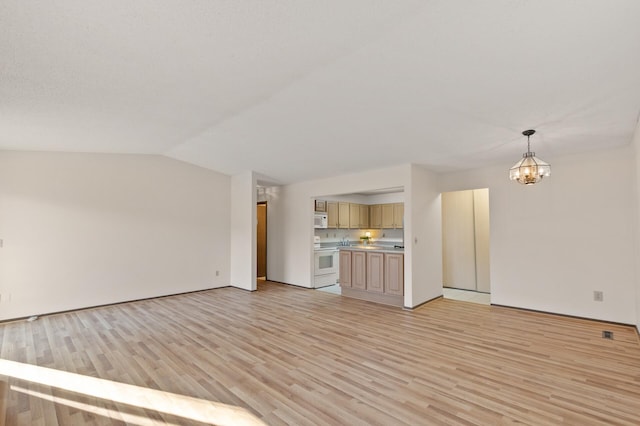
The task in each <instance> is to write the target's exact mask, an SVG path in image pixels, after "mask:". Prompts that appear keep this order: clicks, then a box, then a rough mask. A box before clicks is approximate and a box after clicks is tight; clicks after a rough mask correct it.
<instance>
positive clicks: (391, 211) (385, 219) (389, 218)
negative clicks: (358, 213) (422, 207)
mask: <svg viewBox="0 0 640 426" xmlns="http://www.w3.org/2000/svg"><path fill="white" fill-rule="evenodd" d="M381 210H382V214H381V216H382V228H384V229H401V228H402V227H403V219H404V203H394V204H382V206H381Z"/></svg>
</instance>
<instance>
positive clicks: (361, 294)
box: [342, 287, 404, 307]
mask: <svg viewBox="0 0 640 426" xmlns="http://www.w3.org/2000/svg"><path fill="white" fill-rule="evenodd" d="M342 295H343V296H345V297H353V298H354V299H360V300H366V301H367V302H374V303H382V304H384V305H391V306H397V307H402V305H403V303H404V296H395V295H391V294H384V293H374V292H371V291H367V290H360V289H357V288H352V287H342Z"/></svg>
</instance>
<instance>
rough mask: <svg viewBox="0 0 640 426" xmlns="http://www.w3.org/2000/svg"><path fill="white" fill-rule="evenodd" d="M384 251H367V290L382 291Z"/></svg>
mask: <svg viewBox="0 0 640 426" xmlns="http://www.w3.org/2000/svg"><path fill="white" fill-rule="evenodd" d="M384 256H385V255H384V253H380V252H368V253H367V290H368V291H375V292H377V293H383V292H384Z"/></svg>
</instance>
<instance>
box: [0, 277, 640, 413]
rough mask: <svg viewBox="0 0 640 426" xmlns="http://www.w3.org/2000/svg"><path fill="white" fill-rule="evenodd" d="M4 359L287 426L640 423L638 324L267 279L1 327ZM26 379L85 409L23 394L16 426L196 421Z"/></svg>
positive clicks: (16, 396)
mask: <svg viewBox="0 0 640 426" xmlns="http://www.w3.org/2000/svg"><path fill="white" fill-rule="evenodd" d="M605 329H606V330H610V331H613V332H614V337H615V338H614V340H605V339H602V337H601V333H602V331H603V330H605ZM0 356H1V357H2V358H5V359H9V360H13V361H19V362H25V363H29V364H35V365H39V366H44V367H49V368H55V369H59V370H64V371H69V372H74V373H79V374H84V375H89V376H93V377H100V378H103V379H108V380H114V381H119V382H124V383H129V384H133V385H138V386H144V387H149V388H153V389H158V390H163V391H167V392H171V393H176V394H182V395H188V396H192V397H195V398H202V399H206V400H211V401H217V402H222V403H225V404H231V405H236V406H240V407H243V408H246V409H248V410H249V411H250V412H252V413H254V414H256V415H257V416H258V417H260V418H262V419H263V420H264V421H265V422H267V423H268V424H274V425H280V424H296V425H305V424H310V425H311V424H313V425H323V424H327V425H334V424H350V425H355V424H367V425H372V424H380V425H389V424H394V425H395V424H410V425H417V424H429V425H431V424H447V425H449V424H460V425H486V424H515V423H518V424H530V425H545V424H549V425H552V424H553V425H555V424H563V423H564V424H580V425H589V424H619V425H637V424H640V342H639V340H638V336H637V333H636V332H635V330H634V329H633V328H632V327H627V326H623V325H617V324H608V323H602V322H598V321H589V320H582V319H577V318H569V317H562V316H556V315H548V314H542V313H536V312H529V311H522V310H515V309H509V308H502V307H494V306H485V305H477V304H472V303H467V302H457V301H452V300H448V299H440V300H436V301H433V302H430V303H428V304H426V305H424V306H422V307H420V308H418V309H416V310H413V311H404V310H401V309H398V308H394V307H389V306H385V305H378V304H374V303H370V302H365V301H360V300H357V299H350V298H342V297H340V296H336V295H333V294H329V293H324V292H318V291H315V290H307V289H301V288H296V287H292V286H287V285H281V284H275V283H269V282H261V283H260V284H259V290H258V291H257V292H253V293H251V292H246V291H243V290H238V289H234V288H223V289H217V290H211V291H204V292H197V293H191V294H185V295H179V296H172V297H164V298H158V299H152V300H145V301H139V302H132V303H125V304H120V305H113V306H107V307H102V308H96V309H88V310H82V311H77V312H68V313H64V314H58V315H49V316H42V317H40V319H38V320H37V321H34V322H26V321H18V322H12V323H5V324H1V325H0ZM18 384H19V385H20V386H23V387H25V388H27V389H32V390H34V391H37V392H40V393H41V394H42V395H49V396H50V397H54V399H55V398H58V401H62V400H63V399H64V400H70V399H72V398H76V399H77V400H78V404H76V405H73V404H71V405H64V404H62V403H54V402H51V401H47V400H46V399H42V398H38V397H36V396H30V395H28V394H26V393H21V392H17V391H11V390H10V391H9V399H8V404H7V421H8V423H9V424H16V425H31V424H43V425H67V424H79V425H82V424H96V425H102V424H133V423H131V422H138V423H140V422H142V420H140V419H145V422H143V423H144V424H180V425H183V424H196V423H195V422H189V420H188V419H185V418H175V417H172V416H168V415H166V414H163V413H160V412H151V411H149V410H148V409H142V408H138V407H132V406H127V405H125V404H115V403H112V402H110V401H102V400H97V399H96V398H88V397H82V396H78V395H70V394H68V393H65V392H64V391H61V390H59V389H52V388H45V387H42V386H40V387H38V386H35V385H29V384H24V383H18ZM83 404H84V405H83ZM83 406H84V407H86V406H94V407H96V410H95V412H91V411H87V410H85V409H82V408H81V407H83ZM109 413H110V414H109Z"/></svg>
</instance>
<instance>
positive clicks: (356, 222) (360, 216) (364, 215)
mask: <svg viewBox="0 0 640 426" xmlns="http://www.w3.org/2000/svg"><path fill="white" fill-rule="evenodd" d="M349 227H350V228H352V229H365V228H368V227H369V206H367V205H364V204H355V203H351V204H349Z"/></svg>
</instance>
